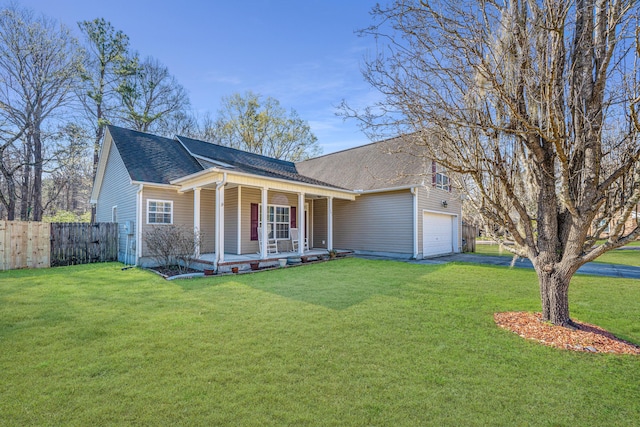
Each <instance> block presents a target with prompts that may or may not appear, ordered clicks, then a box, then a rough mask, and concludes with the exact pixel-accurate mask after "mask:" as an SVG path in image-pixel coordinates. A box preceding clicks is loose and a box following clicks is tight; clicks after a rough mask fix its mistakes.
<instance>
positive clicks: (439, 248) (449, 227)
mask: <svg viewBox="0 0 640 427" xmlns="http://www.w3.org/2000/svg"><path fill="white" fill-rule="evenodd" d="M454 219H455V217H454V216H452V215H444V214H437V213H428V212H425V213H424V218H423V219H422V227H423V228H422V230H423V238H422V254H423V256H425V257H427V256H433V255H439V254H448V253H451V252H453V225H454V223H455V220H454Z"/></svg>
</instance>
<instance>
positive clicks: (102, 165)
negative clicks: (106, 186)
mask: <svg viewBox="0 0 640 427" xmlns="http://www.w3.org/2000/svg"><path fill="white" fill-rule="evenodd" d="M112 144H113V138H112V137H111V132H109V128H108V127H106V128H105V132H104V136H103V137H102V146H101V147H100V153H99V155H98V167H97V169H96V179H95V180H94V181H93V188H92V189H91V196H90V201H89V203H91V204H92V205H95V204H97V203H98V197H99V196H100V190H101V189H102V181H103V180H104V173H105V170H106V168H107V160H108V159H109V152H110V151H111V145H112ZM116 151H117V147H116ZM118 155H120V153H118ZM125 168H126V166H125ZM127 172H128V171H127Z"/></svg>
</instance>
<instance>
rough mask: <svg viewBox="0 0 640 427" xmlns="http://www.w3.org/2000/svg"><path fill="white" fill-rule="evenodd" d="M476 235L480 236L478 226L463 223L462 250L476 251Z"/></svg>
mask: <svg viewBox="0 0 640 427" xmlns="http://www.w3.org/2000/svg"><path fill="white" fill-rule="evenodd" d="M476 237H478V227H476V226H475V225H469V224H462V252H475V251H476Z"/></svg>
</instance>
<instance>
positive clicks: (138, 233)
mask: <svg viewBox="0 0 640 427" xmlns="http://www.w3.org/2000/svg"><path fill="white" fill-rule="evenodd" d="M143 189H144V185H142V184H140V187H139V188H138V193H137V199H138V200H137V202H138V203H137V206H136V211H137V212H136V218H137V220H136V222H137V224H136V259H135V263H134V264H136V265H139V263H140V258H142V190H143Z"/></svg>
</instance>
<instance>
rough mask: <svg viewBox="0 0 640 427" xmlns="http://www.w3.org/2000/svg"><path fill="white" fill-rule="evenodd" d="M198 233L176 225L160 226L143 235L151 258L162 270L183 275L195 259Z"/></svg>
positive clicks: (199, 234) (198, 238)
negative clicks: (175, 271) (173, 271)
mask: <svg viewBox="0 0 640 427" xmlns="http://www.w3.org/2000/svg"><path fill="white" fill-rule="evenodd" d="M201 237H202V236H201V233H200V232H194V230H192V229H189V228H186V227H181V226H177V225H162V226H156V227H154V228H152V229H151V230H150V231H147V232H146V233H145V238H146V242H147V248H148V250H149V253H150V255H151V257H152V258H153V259H154V260H155V261H156V262H157V263H158V265H159V266H160V267H162V268H165V269H168V270H177V271H178V273H185V272H187V271H188V270H189V266H190V265H191V263H192V262H193V260H194V259H195V255H196V247H197V246H199V243H200V239H201Z"/></svg>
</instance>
